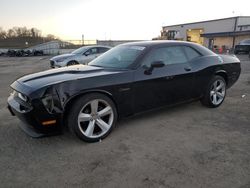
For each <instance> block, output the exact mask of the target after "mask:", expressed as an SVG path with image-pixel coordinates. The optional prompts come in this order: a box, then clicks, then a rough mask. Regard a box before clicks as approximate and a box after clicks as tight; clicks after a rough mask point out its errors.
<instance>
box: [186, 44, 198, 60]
mask: <svg viewBox="0 0 250 188" xmlns="http://www.w3.org/2000/svg"><path fill="white" fill-rule="evenodd" d="M183 48H184V51H185V53H186V55H187V58H188V60H189V61H191V60H193V59H195V58H197V57H200V56H201V54H200V53H199V52H197V51H196V50H194V49H193V48H191V47H188V46H185V47H183Z"/></svg>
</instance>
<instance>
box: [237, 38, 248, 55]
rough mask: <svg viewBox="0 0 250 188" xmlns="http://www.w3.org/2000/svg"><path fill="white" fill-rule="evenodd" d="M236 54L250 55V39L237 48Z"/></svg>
mask: <svg viewBox="0 0 250 188" xmlns="http://www.w3.org/2000/svg"><path fill="white" fill-rule="evenodd" d="M234 53H235V54H238V53H250V39H246V40H243V41H241V42H240V43H239V44H237V45H236V46H235V49H234Z"/></svg>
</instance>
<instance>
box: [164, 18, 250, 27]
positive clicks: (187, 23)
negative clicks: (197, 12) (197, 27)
mask: <svg viewBox="0 0 250 188" xmlns="http://www.w3.org/2000/svg"><path fill="white" fill-rule="evenodd" d="M235 18H250V16H234V17H228V18H220V19H214V20H205V21H198V22H189V23H183V24H175V25H166V26H162V27H175V26H184V25H190V24H199V23H205V22H214V21H221V20H228V19H235Z"/></svg>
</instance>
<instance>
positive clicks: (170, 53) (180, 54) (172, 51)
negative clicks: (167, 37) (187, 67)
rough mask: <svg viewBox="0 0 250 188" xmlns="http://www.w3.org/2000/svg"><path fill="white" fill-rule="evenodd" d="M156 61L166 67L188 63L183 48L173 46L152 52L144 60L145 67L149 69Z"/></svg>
mask: <svg viewBox="0 0 250 188" xmlns="http://www.w3.org/2000/svg"><path fill="white" fill-rule="evenodd" d="M154 61H163V63H164V64H165V65H170V64H178V63H186V62H187V61H188V59H187V57H186V55H185V53H184V51H183V49H182V47H180V46H171V47H163V48H158V49H154V50H152V51H151V52H150V53H149V54H148V55H147V56H146V58H145V59H144V61H143V65H146V66H147V67H149V66H150V65H151V63H152V62H154Z"/></svg>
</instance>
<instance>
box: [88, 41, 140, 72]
mask: <svg viewBox="0 0 250 188" xmlns="http://www.w3.org/2000/svg"><path fill="white" fill-rule="evenodd" d="M144 49H145V47H143V46H117V47H115V48H112V49H111V50H109V51H108V52H107V53H105V54H103V55H101V56H99V57H98V58H96V59H95V60H93V61H92V62H91V63H89V65H92V66H100V67H107V68H128V67H129V66H130V65H131V64H132V63H133V62H134V61H135V60H136V58H137V57H138V56H139V55H140V54H141V53H142V51H143V50H144Z"/></svg>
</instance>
